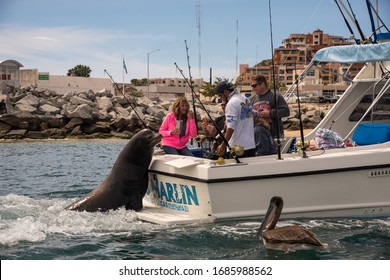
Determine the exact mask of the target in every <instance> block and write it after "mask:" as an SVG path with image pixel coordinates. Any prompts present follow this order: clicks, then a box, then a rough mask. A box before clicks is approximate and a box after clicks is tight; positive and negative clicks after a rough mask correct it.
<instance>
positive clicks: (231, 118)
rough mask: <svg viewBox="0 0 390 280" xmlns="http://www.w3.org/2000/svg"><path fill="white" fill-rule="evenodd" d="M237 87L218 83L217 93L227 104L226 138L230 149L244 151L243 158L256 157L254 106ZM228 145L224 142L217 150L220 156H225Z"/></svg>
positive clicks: (227, 83) (224, 82)
mask: <svg viewBox="0 0 390 280" xmlns="http://www.w3.org/2000/svg"><path fill="white" fill-rule="evenodd" d="M235 88H236V87H235V86H234V85H233V84H232V83H229V82H227V81H222V82H220V83H218V85H217V87H216V92H217V94H218V96H220V98H221V99H222V101H223V102H226V109H225V116H226V132H225V135H224V136H225V138H226V140H227V141H228V143H229V145H230V147H233V146H240V147H242V148H243V149H244V154H243V155H242V156H241V157H252V156H255V139H254V128H253V115H252V106H251V104H250V101H249V99H247V98H246V97H244V96H243V95H241V94H240V93H239V92H238V91H236V90H235ZM225 151H226V144H225V142H222V144H220V145H219V146H218V148H217V150H216V154H217V155H218V156H222V155H224V154H225Z"/></svg>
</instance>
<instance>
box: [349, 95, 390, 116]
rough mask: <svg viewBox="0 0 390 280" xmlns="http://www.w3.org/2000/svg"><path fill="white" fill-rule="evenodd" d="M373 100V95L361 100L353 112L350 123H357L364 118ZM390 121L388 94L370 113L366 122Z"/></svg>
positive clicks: (389, 97) (389, 96) (389, 99)
mask: <svg viewBox="0 0 390 280" xmlns="http://www.w3.org/2000/svg"><path fill="white" fill-rule="evenodd" d="M372 100H373V96H372V95H366V96H364V97H363V98H362V100H360V102H359V104H358V105H357V106H356V108H355V110H353V112H352V114H351V115H350V116H349V121H352V122H356V121H359V120H360V118H361V117H362V116H363V114H364V113H365V111H366V110H367V108H368V107H369V106H370V105H371V103H372ZM372 120H373V121H383V120H387V121H390V93H386V94H384V95H383V96H382V98H381V99H380V100H379V101H378V103H377V104H376V105H375V106H374V107H373V109H372V111H371V112H370V113H368V114H367V115H366V116H365V118H364V121H372Z"/></svg>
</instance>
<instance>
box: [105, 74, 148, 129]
mask: <svg viewBox="0 0 390 280" xmlns="http://www.w3.org/2000/svg"><path fill="white" fill-rule="evenodd" d="M104 72H105V73H106V74H107V75H108V77H110V80H111V81H112V82H113V84H114V85H115V87H116V89H117V90H118V91H119V92H121V93H122V95H123V97H124V98H125V99H126V101H127V103H129V105H130V107H131V109H133V112H134V113H135V115H136V116H137V118H138V119H139V120H140V121H141V123H142V125H143V126H144V127H145V128H149V127H148V125H147V124H146V123H145V122H144V121H143V120H142V119H141V117H140V116H139V115H138V113H137V110H136V109H135V107H134V106H133V104H131V102H130V100H129V99H127V97H126V95H125V94H124V92H122V91H121V89H120V88H119V86H118V84H117V83H116V82H115V81H114V79H113V78H112V76H111V75H110V74H108V72H107V70H106V69H104Z"/></svg>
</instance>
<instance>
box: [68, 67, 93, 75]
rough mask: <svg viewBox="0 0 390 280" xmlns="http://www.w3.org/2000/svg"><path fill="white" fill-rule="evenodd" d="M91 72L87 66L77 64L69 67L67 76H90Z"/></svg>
mask: <svg viewBox="0 0 390 280" xmlns="http://www.w3.org/2000/svg"><path fill="white" fill-rule="evenodd" d="M91 72H92V70H91V68H89V66H86V65H81V64H79V65H76V66H75V67H73V68H72V69H69V70H68V74H67V76H76V77H90V74H91Z"/></svg>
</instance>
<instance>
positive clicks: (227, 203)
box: [139, 143, 390, 224]
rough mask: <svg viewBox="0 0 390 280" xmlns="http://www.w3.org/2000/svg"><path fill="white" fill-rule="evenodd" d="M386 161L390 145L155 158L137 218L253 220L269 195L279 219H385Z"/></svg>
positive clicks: (388, 210) (388, 195) (389, 181)
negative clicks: (229, 157) (222, 157)
mask: <svg viewBox="0 0 390 280" xmlns="http://www.w3.org/2000/svg"><path fill="white" fill-rule="evenodd" d="M389 158H390V143H385V144H380V145H373V146H370V147H369V148H367V147H355V148H345V149H343V150H342V152H340V150H339V149H337V150H328V151H313V152H309V153H308V157H307V158H302V157H300V156H298V155H296V156H293V155H291V154H286V155H284V158H283V159H275V157H272V156H267V157H256V158H247V159H242V163H238V164H237V163H235V162H233V161H232V162H229V161H228V162H227V163H226V164H225V165H217V164H216V163H215V161H211V160H204V159H196V158H183V157H178V156H172V155H165V156H159V157H155V158H154V159H153V161H152V163H151V166H150V172H149V187H148V192H147V195H146V197H145V199H144V201H145V205H146V207H145V209H144V211H142V212H140V214H139V216H140V218H141V219H144V220H149V221H152V222H156V223H166V224H170V223H190V222H214V221H217V220H224V219H240V218H258V217H261V216H264V214H265V213H266V211H267V208H268V204H269V199H270V198H271V197H273V196H281V197H283V199H284V201H285V206H284V209H283V216H284V217H285V218H293V217H300V218H303V217H311V218H323V217H345V216H351V217H352V216H358V217H370V218H372V217H383V216H390V162H389V160H388V159H389ZM183 161H184V163H183ZM156 209H157V210H156ZM156 212H158V213H159V215H160V216H159V217H158V218H156V217H155V213H156ZM148 213H149V214H148ZM164 216H166V218H164ZM152 217H153V218H152Z"/></svg>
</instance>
